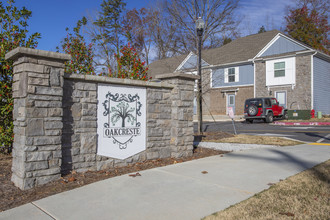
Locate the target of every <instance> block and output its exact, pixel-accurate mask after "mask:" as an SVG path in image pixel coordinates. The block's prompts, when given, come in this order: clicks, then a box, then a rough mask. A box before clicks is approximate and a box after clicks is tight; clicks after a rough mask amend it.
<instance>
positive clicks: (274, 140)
mask: <svg viewBox="0 0 330 220" xmlns="http://www.w3.org/2000/svg"><path fill="white" fill-rule="evenodd" d="M203 141H207V142H217V143H239V144H265V145H275V146H293V145H299V144H304V143H303V142H299V141H294V140H290V139H286V138H281V137H269V136H254V135H243V134H239V135H233V136H232V137H225V138H221V139H212V137H210V138H208V139H203Z"/></svg>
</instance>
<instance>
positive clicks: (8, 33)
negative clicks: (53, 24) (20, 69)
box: [0, 0, 40, 153]
mask: <svg viewBox="0 0 330 220" xmlns="http://www.w3.org/2000/svg"><path fill="white" fill-rule="evenodd" d="M14 4H15V1H14V0H9V1H8V5H7V6H4V4H3V3H2V2H0V24H1V32H0V88H1V90H0V152H5V153H9V152H10V151H11V146H12V142H13V139H14V133H13V128H14V126H13V97H12V83H13V62H12V61H10V60H5V55H6V53H8V52H9V51H11V50H13V49H15V48H17V47H27V48H36V47H37V45H38V43H37V39H38V38H40V34H39V33H34V34H32V35H31V36H30V37H28V36H27V34H28V30H27V27H28V23H27V20H28V19H29V18H30V17H31V15H32V12H31V11H29V10H27V9H26V8H25V7H23V8H22V9H18V8H17V7H15V6H14Z"/></svg>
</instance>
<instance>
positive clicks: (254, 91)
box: [252, 59, 256, 98]
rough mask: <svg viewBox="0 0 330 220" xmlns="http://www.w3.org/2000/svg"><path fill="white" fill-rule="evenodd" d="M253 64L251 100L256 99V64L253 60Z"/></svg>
mask: <svg viewBox="0 0 330 220" xmlns="http://www.w3.org/2000/svg"><path fill="white" fill-rule="evenodd" d="M252 63H253V98H255V97H256V63H255V61H254V59H253V60H252Z"/></svg>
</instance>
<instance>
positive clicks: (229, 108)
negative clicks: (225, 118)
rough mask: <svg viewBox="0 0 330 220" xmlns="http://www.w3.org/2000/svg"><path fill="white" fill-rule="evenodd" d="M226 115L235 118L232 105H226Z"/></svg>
mask: <svg viewBox="0 0 330 220" xmlns="http://www.w3.org/2000/svg"><path fill="white" fill-rule="evenodd" d="M228 115H229V117H230V118H232V119H234V118H235V115H234V110H233V107H228Z"/></svg>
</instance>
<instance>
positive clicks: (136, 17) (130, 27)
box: [123, 8, 156, 65]
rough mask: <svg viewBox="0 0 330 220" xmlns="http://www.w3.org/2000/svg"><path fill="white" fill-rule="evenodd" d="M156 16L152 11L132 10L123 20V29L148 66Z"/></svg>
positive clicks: (143, 9) (145, 9)
mask: <svg viewBox="0 0 330 220" xmlns="http://www.w3.org/2000/svg"><path fill="white" fill-rule="evenodd" d="M155 19H156V14H155V13H154V11H153V10H152V9H149V8H148V9H147V8H141V9H135V8H134V9H132V10H130V11H128V12H126V14H125V16H124V19H123V27H124V30H125V32H126V36H127V38H128V40H129V41H131V43H132V45H133V46H134V48H135V49H136V50H137V51H138V53H139V54H140V55H141V57H143V58H144V60H145V61H146V63H147V65H148V64H149V56H150V50H151V45H152V36H153V34H152V29H153V23H154V20H155Z"/></svg>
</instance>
